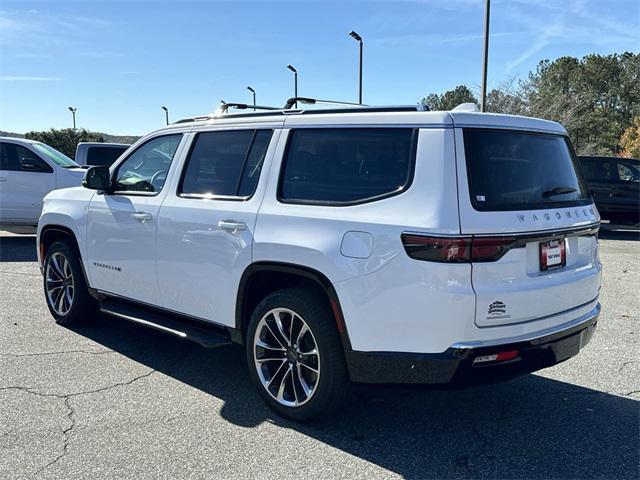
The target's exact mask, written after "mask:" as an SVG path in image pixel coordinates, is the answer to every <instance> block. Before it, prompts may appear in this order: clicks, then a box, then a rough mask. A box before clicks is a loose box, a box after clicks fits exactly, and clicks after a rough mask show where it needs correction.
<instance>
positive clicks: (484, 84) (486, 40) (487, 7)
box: [480, 0, 491, 112]
mask: <svg viewBox="0 0 640 480" xmlns="http://www.w3.org/2000/svg"><path fill="white" fill-rule="evenodd" d="M490 9H491V5H490V0H485V3H484V58H483V61H482V94H481V99H480V111H481V112H484V111H485V108H486V103H487V62H488V61H489V12H490Z"/></svg>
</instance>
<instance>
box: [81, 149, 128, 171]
mask: <svg viewBox="0 0 640 480" xmlns="http://www.w3.org/2000/svg"><path fill="white" fill-rule="evenodd" d="M125 150H126V147H89V148H88V149H87V165H91V166H106V167H109V166H111V164H113V162H115V161H116V160H117V159H118V157H119V156H120V155H122V153H123V152H124V151H125Z"/></svg>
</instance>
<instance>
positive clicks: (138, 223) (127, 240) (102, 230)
mask: <svg viewBox="0 0 640 480" xmlns="http://www.w3.org/2000/svg"><path fill="white" fill-rule="evenodd" d="M182 138H183V135H182V134H170V135H161V136H157V137H154V138H152V139H150V140H147V141H146V142H145V143H143V144H142V145H140V146H139V147H138V148H136V149H135V150H134V151H133V152H131V154H129V155H128V156H127V158H126V159H124V160H123V161H122V162H120V163H119V164H118V165H117V166H116V167H115V168H114V171H113V172H112V174H113V179H114V186H115V191H114V192H113V193H108V194H106V193H105V194H100V193H99V194H98V195H94V196H93V198H92V200H91V203H90V204H89V212H88V221H87V253H88V263H89V276H90V279H91V286H92V287H93V288H96V289H98V290H101V291H104V292H107V293H112V294H116V295H119V296H122V297H126V298H129V299H132V300H137V301H140V302H145V303H149V304H152V305H160V304H161V302H160V296H159V291H158V282H157V276H156V270H155V250H156V232H157V227H158V211H159V209H160V205H161V204H162V201H163V199H164V198H165V197H166V189H165V188H164V184H165V180H166V179H167V176H168V173H169V171H170V168H171V165H172V161H173V159H174V157H177V156H179V154H180V147H181V143H182V142H181V141H182Z"/></svg>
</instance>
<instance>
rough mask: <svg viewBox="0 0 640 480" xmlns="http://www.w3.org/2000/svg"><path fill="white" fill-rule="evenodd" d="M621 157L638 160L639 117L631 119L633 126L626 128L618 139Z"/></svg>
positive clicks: (639, 154)
mask: <svg viewBox="0 0 640 480" xmlns="http://www.w3.org/2000/svg"><path fill="white" fill-rule="evenodd" d="M620 148H622V152H620V153H621V155H622V156H623V157H632V158H640V117H636V118H634V119H633V125H631V126H630V127H629V128H627V129H626V130H625V131H624V133H623V134H622V137H621V138H620Z"/></svg>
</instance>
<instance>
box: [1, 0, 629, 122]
mask: <svg viewBox="0 0 640 480" xmlns="http://www.w3.org/2000/svg"><path fill="white" fill-rule="evenodd" d="M483 4H484V2H483V0H442V1H435V0H434V1H429V0H422V1H419V0H416V1H394V2H379V1H346V0H343V1H341V2H320V1H297V2H279V1H273V0H272V1H262V2H243V1H240V0H238V1H233V2H231V1H209V2H205V1H193V2H189V1H177V0H174V1H171V2H169V1H161V2H154V1H128V2H116V1H98V0H85V1H63V0H58V1H54V0H50V1H28V0H23V1H11V0H3V1H2V2H1V3H0V54H1V56H0V130H8V131H14V132H25V131H28V130H40V129H47V128H52V127H53V128H63V127H69V126H71V113H70V112H69V111H68V110H67V107H68V106H70V105H73V106H75V107H77V109H78V112H77V120H78V126H79V127H84V128H87V129H90V130H98V131H104V132H107V133H113V134H133V135H140V134H144V133H146V132H148V131H150V130H153V129H155V128H157V127H160V126H162V125H163V123H164V113H163V112H162V111H161V109H160V107H161V106H162V105H166V106H167V107H168V108H169V111H170V118H171V120H176V119H178V118H181V117H185V116H189V115H195V114H202V113H208V112H210V111H213V110H214V108H215V107H216V106H217V105H218V104H219V101H220V99H224V100H226V101H245V102H250V100H251V97H250V93H249V92H248V91H247V90H246V86H247V85H251V86H252V87H254V88H255V89H256V91H257V96H258V103H260V104H274V105H282V104H283V102H284V99H286V98H288V97H290V96H292V93H293V77H292V73H291V72H289V71H288V70H287V69H286V68H285V66H286V65H287V64H288V63H291V64H293V65H294V66H296V68H297V69H298V70H299V72H300V79H299V94H300V95H306V96H315V97H318V98H332V99H342V100H348V101H356V100H357V43H356V42H355V41H354V40H353V39H352V38H351V37H349V36H348V35H347V33H348V32H349V31H350V30H352V29H353V30H356V31H357V32H358V33H360V34H361V35H362V36H363V38H364V42H365V55H364V102H365V103H369V104H411V103H415V102H416V101H418V100H419V99H420V98H422V97H423V96H424V95H426V94H427V93H429V92H441V91H444V90H446V89H449V88H452V87H454V86H456V85H458V84H461V83H465V84H468V85H470V86H472V87H477V86H478V85H479V84H480V76H481V65H482V28H483V12H484V7H483ZM491 31H492V35H491V39H490V49H491V50H490V56H489V86H491V85H497V84H500V83H501V82H504V81H505V80H507V79H509V78H518V77H521V76H525V75H526V74H527V73H528V72H529V70H532V69H534V68H535V66H536V64H537V63H538V62H539V61H540V60H541V59H544V58H549V59H554V58H557V57H559V56H562V55H573V56H582V55H585V54H588V53H602V54H607V53H615V52H618V53H619V52H623V51H625V50H628V51H634V52H638V51H639V50H640V33H639V32H640V1H638V0H613V1H599V0H592V1H587V0H563V1H555V0H547V1H542V0H541V1H536V0H502V1H500V0H493V2H492V16H491Z"/></svg>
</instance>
